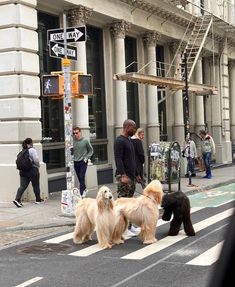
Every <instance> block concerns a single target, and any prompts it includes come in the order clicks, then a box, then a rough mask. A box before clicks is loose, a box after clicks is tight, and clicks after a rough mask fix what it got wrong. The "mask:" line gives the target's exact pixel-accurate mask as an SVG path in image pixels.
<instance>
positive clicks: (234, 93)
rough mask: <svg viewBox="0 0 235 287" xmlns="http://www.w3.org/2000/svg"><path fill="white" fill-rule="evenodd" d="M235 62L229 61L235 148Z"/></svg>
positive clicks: (232, 133) (231, 122)
mask: <svg viewBox="0 0 235 287" xmlns="http://www.w3.org/2000/svg"><path fill="white" fill-rule="evenodd" d="M234 79H235V61H229V91H230V130H231V141H232V145H233V147H234V146H235V80H234Z"/></svg>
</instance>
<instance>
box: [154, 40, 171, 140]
mask: <svg viewBox="0 0 235 287" xmlns="http://www.w3.org/2000/svg"><path fill="white" fill-rule="evenodd" d="M156 57H157V76H159V77H165V67H164V47H163V46H161V45H157V46H156ZM157 94H158V101H159V104H158V116H159V119H158V120H159V124H160V140H161V141H167V138H168V135H167V124H166V100H165V99H164V98H165V97H166V91H165V88H158V92H157Z"/></svg>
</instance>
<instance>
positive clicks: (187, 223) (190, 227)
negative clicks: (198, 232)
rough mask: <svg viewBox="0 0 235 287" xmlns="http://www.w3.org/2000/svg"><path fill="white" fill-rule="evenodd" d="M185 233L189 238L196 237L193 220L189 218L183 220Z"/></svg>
mask: <svg viewBox="0 0 235 287" xmlns="http://www.w3.org/2000/svg"><path fill="white" fill-rule="evenodd" d="M183 224H184V231H185V233H186V234H187V235H188V236H195V231H194V228H193V225H192V222H191V219H190V218H188V217H184V218H183Z"/></svg>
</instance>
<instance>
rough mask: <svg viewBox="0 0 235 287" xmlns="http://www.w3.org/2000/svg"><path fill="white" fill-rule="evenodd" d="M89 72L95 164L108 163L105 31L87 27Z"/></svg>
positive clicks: (90, 118)
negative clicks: (92, 91) (91, 88)
mask: <svg viewBox="0 0 235 287" xmlns="http://www.w3.org/2000/svg"><path fill="white" fill-rule="evenodd" d="M86 52H87V72H88V73H89V74H92V75H93V84H94V95H92V96H89V98H88V107H89V126H90V139H91V143H92V146H93V148H94V155H93V156H92V161H93V162H94V163H95V164H103V163H107V162H108V156H107V144H108V141H107V129H106V104H105V85H104V56H103V31H102V30H101V29H99V28H96V27H92V26H87V42H86Z"/></svg>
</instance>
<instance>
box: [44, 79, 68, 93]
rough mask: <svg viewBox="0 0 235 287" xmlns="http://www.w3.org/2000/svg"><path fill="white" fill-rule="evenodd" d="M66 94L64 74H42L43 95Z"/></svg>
mask: <svg viewBox="0 0 235 287" xmlns="http://www.w3.org/2000/svg"><path fill="white" fill-rule="evenodd" d="M63 94H64V77H63V76H62V75H44V76H42V95H43V96H45V97H50V96H52V97H54V96H62V95H63Z"/></svg>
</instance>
